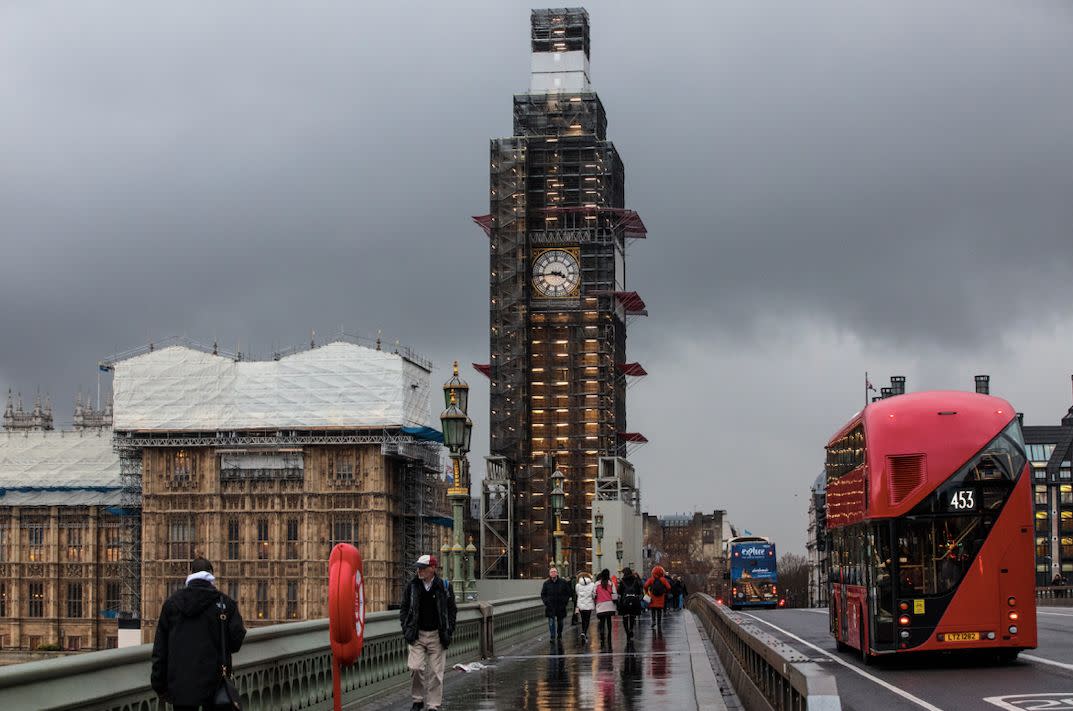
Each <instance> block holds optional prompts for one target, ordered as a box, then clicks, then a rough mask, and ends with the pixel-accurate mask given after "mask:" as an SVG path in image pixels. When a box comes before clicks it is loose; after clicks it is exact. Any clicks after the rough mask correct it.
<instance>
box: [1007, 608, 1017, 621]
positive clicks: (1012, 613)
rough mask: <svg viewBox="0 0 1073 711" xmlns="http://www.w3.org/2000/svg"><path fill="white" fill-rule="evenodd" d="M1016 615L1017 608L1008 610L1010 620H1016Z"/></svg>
mask: <svg viewBox="0 0 1073 711" xmlns="http://www.w3.org/2000/svg"><path fill="white" fill-rule="evenodd" d="M1017 617H1018V615H1017V610H1010V612H1009V618H1010V619H1011V620H1013V621H1014V622H1016V621H1017Z"/></svg>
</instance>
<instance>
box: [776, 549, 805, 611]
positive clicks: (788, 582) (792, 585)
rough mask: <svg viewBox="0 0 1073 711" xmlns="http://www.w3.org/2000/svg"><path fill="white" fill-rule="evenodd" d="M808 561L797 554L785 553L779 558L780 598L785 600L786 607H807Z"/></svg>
mask: <svg viewBox="0 0 1073 711" xmlns="http://www.w3.org/2000/svg"><path fill="white" fill-rule="evenodd" d="M808 579H809V569H808V560H807V559H806V558H805V556H803V555H798V554H797V553H786V554H784V555H783V556H782V557H780V558H779V591H780V593H781V595H780V597H783V598H785V599H786V606H787V607H803V606H806V605H808Z"/></svg>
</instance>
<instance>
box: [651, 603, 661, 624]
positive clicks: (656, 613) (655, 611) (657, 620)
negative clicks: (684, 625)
mask: <svg viewBox="0 0 1073 711" xmlns="http://www.w3.org/2000/svg"><path fill="white" fill-rule="evenodd" d="M648 611H649V612H650V613H651V614H652V625H653V626H656V627H663V608H662V607H650V608H648Z"/></svg>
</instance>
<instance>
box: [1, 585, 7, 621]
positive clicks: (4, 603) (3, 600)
mask: <svg viewBox="0 0 1073 711" xmlns="http://www.w3.org/2000/svg"><path fill="white" fill-rule="evenodd" d="M0 617H7V583H0Z"/></svg>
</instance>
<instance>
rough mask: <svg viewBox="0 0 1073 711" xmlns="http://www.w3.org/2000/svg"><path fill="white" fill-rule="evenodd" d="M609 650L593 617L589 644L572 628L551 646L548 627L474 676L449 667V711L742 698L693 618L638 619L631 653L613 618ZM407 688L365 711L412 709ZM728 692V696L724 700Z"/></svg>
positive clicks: (667, 704) (720, 705) (700, 709)
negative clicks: (657, 624)
mask: <svg viewBox="0 0 1073 711" xmlns="http://www.w3.org/2000/svg"><path fill="white" fill-rule="evenodd" d="M614 621H615V624H614V628H613V630H612V639H611V647H610V649H601V648H600V641H599V636H598V634H597V628H596V619H595V616H594V617H593V620H592V625H591V627H590V630H589V631H590V635H591V636H590V639H589V641H588V643H587V644H583V643H582V642H581V641H580V640H579V639H578V634H577V628H576V627H571V626H570V624H569V620H567V627H566V628H565V629H564V631H563V641H562V642H561V643H560V644H552V643H549V641H548V637H547V630H546V629H545V630H542V632H543V634H542V635H540V636H538V637H536V638H535V639H533V640H530V641H528V642H526V643H523V644H519V645H516V646H515V647H513V648H511V649H509V650H505V651H504V653H503V654H502V655H501V656H497V657H495V658H493V659H490V660H483V662H482V663H483V664H485V665H487V666H486V667H485V668H484V669H482V670H479V671H474V672H469V673H465V672H461V671H454V670H450V669H448V670H447V675H446V679H445V693H444V705H443V708H444V709H451V710H462V709H465V710H467V711H469V710H471V709H472V710H477V709H481V710H489V709H496V710H501V711H508V710H509V711H513V710H514V709H525V710H532V711H537V710H539V711H555V710H556V709H577V710H578V711H604V710H608V711H609V710H611V709H625V710H627V711H628V710H630V709H637V710H638V711H641V710H642V709H645V710H648V711H650V710H651V709H653V708H660V709H666V710H667V711H726V709H727V704H726V703H725V701H724V699H727V700H729V701H730V707H731V708H732V709H733V708H735V707H736V699H735V698H734V697H733V694H732V692H730V691H729V686H728V685H727V684H726V682H725V677H724V676H723V675H722V669H721V668H720V667H718V660H715V663H716V666H715V668H714V669H713V665H712V658H713V657H714V654H710V653H709V652H710V649H708V648H707V645H706V641H705V638H704V632H703V630H702V629H700V628H698V625H697V624H696V621H695V618H694V617H693V614H692V613H690V612H687V611H680V612H673V613H669V614H668V615H667V616H666V617H665V619H664V623H663V633H662V634H658V633H657V632H655V631H654V630H652V629H651V627H650V621H649V619H648V618H647V617H641V618H640V619H639V620H638V626H637V635H636V637H635V640H634V644H633V645H632V647H630V648H627V646H626V636H625V633H624V632H623V630H622V622H621V619H620V618H618V617H615V618H614ZM408 692H409V687H407V689H406V690H405V691H403V692H399V693H395V694H392V695H391V696H389V697H386V698H381V699H379V700H376V701H373V702H363V703H362V704H361V705H360V707H361V709H362V710H363V711H381V710H386V709H400V710H406V709H409V708H410V703H411V701H410V695H409V693H408ZM724 693H727V694H728V696H724Z"/></svg>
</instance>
